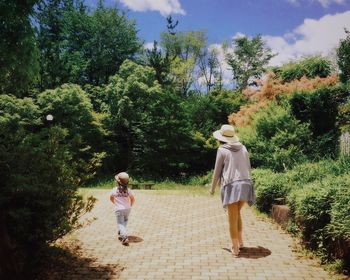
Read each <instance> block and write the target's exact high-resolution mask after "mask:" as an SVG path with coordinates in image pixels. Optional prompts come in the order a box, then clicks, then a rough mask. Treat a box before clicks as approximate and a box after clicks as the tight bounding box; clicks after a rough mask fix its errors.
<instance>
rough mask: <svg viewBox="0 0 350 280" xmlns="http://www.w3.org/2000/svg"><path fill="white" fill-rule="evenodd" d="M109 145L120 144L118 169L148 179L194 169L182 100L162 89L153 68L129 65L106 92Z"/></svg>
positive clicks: (116, 164) (127, 62) (122, 69)
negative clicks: (190, 164) (189, 152)
mask: <svg viewBox="0 0 350 280" xmlns="http://www.w3.org/2000/svg"><path fill="white" fill-rule="evenodd" d="M106 91H107V96H108V97H109V102H108V103H109V104H110V115H111V117H110V119H109V120H108V127H109V129H110V131H112V133H111V135H110V141H111V142H114V143H118V146H119V149H120V152H119V153H118V154H116V155H115V157H116V158H115V166H116V167H117V168H124V169H125V168H129V169H132V170H133V171H134V172H135V173H141V174H142V175H143V176H150V175H158V176H160V175H163V176H164V175H167V176H175V175H176V174H178V173H179V172H180V171H186V170H188V169H189V164H188V162H189V159H188V156H187V155H186V153H187V152H188V151H189V150H190V148H189V147H190V145H191V143H192V141H191V139H192V138H191V137H192V134H191V132H190V127H189V123H188V120H187V116H186V114H185V113H186V112H185V111H184V109H183V106H182V104H181V103H182V97H180V96H179V95H178V94H176V92H174V91H173V90H171V89H162V88H161V86H160V85H159V83H158V81H157V80H156V76H155V72H154V70H153V69H152V68H151V67H148V66H142V65H138V64H136V63H134V62H132V61H130V60H126V61H125V62H124V63H123V64H122V66H121V67H120V70H119V72H118V74H117V75H115V76H113V77H112V78H111V80H110V83H109V84H108V85H107V86H106Z"/></svg>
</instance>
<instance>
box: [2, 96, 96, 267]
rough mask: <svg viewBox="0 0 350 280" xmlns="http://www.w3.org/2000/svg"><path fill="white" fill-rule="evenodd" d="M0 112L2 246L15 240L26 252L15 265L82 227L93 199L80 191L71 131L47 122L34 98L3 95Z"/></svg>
mask: <svg viewBox="0 0 350 280" xmlns="http://www.w3.org/2000/svg"><path fill="white" fill-rule="evenodd" d="M0 111H1V112H2V114H1V115H0V128H1V129H0V131H1V135H0V139H1V140H0V167H1V168H0V175H1V188H0V219H1V224H2V225H3V232H2V234H4V236H5V237H4V238H5V240H6V241H5V240H4V242H3V243H2V246H10V245H8V244H7V245H4V244H6V242H10V244H14V245H15V246H16V248H17V249H16V250H17V251H20V252H21V253H22V254H17V257H16V258H17V259H16V265H18V266H20V267H21V266H22V265H28V266H29V265H30V261H31V256H33V255H35V254H36V253H37V249H38V248H40V247H42V246H45V245H46V244H48V243H50V242H52V241H54V240H56V239H57V238H59V237H61V236H63V235H64V234H66V233H67V232H69V231H70V230H72V229H73V228H74V227H76V226H78V223H77V221H78V218H79V217H80V216H81V215H82V214H83V213H84V212H86V211H89V210H90V209H91V207H92V205H93V201H94V200H93V199H92V198H90V199H89V200H88V202H87V203H84V202H83V201H82V198H81V197H80V196H79V195H78V194H77V192H76V190H77V180H76V179H75V178H76V177H77V176H78V170H77V169H76V163H75V162H74V160H73V156H72V153H71V147H70V145H69V143H67V136H68V130H67V129H65V128H63V127H61V126H59V125H51V126H50V125H49V124H48V123H45V122H44V117H43V114H42V112H41V110H40V108H39V107H38V106H37V105H36V104H35V103H34V101H33V100H32V99H30V98H24V99H18V98H16V97H14V96H11V95H1V96H0ZM1 249H2V250H5V248H3V247H2V248H1ZM12 257H13V256H12V255H9V256H8V258H9V259H10V258H12ZM23 257H24V258H23ZM2 265H3V264H2ZM25 269H26V266H24V267H23V270H25Z"/></svg>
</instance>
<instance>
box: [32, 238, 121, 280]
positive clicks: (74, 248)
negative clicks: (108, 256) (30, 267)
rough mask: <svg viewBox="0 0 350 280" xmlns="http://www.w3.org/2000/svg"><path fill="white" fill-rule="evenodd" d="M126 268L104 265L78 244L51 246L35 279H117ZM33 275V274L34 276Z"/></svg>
mask: <svg viewBox="0 0 350 280" xmlns="http://www.w3.org/2000/svg"><path fill="white" fill-rule="evenodd" d="M123 270H124V267H122V266H121V265H119V264H107V265H102V264H99V263H97V262H96V259H95V258H89V257H84V256H83V252H82V250H81V248H80V246H79V245H78V244H76V243H75V244H69V245H67V244H64V245H63V246H62V245H60V246H59V247H53V248H51V250H50V252H49V253H48V254H47V256H46V259H45V260H44V261H41V264H40V266H39V270H38V271H37V272H36V273H35V274H34V275H35V277H33V278H31V277H28V278H26V279H35V280H76V279H85V278H88V279H115V278H117V277H118V275H119V274H120V273H121V271H123ZM34 275H33V276H34Z"/></svg>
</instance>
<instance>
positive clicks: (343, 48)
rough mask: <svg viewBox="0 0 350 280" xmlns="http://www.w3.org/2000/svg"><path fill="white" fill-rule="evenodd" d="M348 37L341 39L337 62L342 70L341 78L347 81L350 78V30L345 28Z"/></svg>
mask: <svg viewBox="0 0 350 280" xmlns="http://www.w3.org/2000/svg"><path fill="white" fill-rule="evenodd" d="M345 34H346V37H345V38H344V39H341V40H340V42H339V47H338V48H337V62H338V67H339V70H340V75H339V76H340V80H341V81H342V82H343V83H345V82H347V81H349V80H350V31H349V30H347V29H345Z"/></svg>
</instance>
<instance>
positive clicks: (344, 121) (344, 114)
mask: <svg viewBox="0 0 350 280" xmlns="http://www.w3.org/2000/svg"><path fill="white" fill-rule="evenodd" d="M337 126H338V127H339V128H340V130H341V131H342V132H350V97H348V98H347V100H346V102H344V103H343V104H341V105H340V106H339V113H338V116H337Z"/></svg>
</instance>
